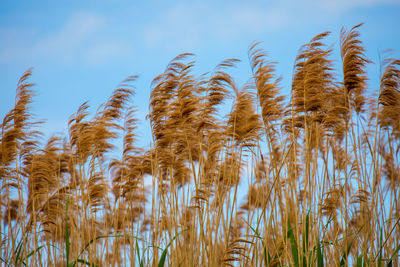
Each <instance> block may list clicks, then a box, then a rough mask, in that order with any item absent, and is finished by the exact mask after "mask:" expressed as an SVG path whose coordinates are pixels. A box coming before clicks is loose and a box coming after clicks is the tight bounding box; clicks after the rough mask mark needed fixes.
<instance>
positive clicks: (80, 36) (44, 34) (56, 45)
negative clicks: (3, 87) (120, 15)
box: [0, 12, 105, 64]
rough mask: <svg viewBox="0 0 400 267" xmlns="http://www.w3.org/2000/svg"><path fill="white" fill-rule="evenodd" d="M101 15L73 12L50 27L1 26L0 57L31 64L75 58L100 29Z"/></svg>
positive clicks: (65, 60) (5, 59) (68, 60)
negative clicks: (39, 61)
mask: <svg viewBox="0 0 400 267" xmlns="http://www.w3.org/2000/svg"><path fill="white" fill-rule="evenodd" d="M104 22H105V20H104V18H103V17H101V16H99V15H96V14H92V13H88V12H76V13H74V14H72V16H71V17H70V18H69V19H68V20H67V21H65V23H64V24H63V25H61V27H60V28H59V29H56V30H54V31H52V32H51V31H50V32H49V31H46V30H43V29H42V31H41V32H39V31H37V30H34V28H33V27H32V28H29V27H26V28H13V29H3V30H2V32H3V34H2V37H1V42H0V43H1V44H0V51H1V52H0V61H3V62H10V61H22V62H29V64H32V62H33V61H35V60H43V59H44V60H51V61H57V62H61V63H65V62H70V61H74V60H76V59H78V58H79V57H80V54H81V53H82V51H83V50H84V49H85V47H86V46H88V45H90V42H91V39H92V38H93V37H94V36H95V35H96V34H97V33H98V32H99V31H100V30H101V27H102V26H103V25H104Z"/></svg>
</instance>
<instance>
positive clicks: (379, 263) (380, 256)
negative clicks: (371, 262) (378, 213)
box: [378, 227, 382, 267]
mask: <svg viewBox="0 0 400 267" xmlns="http://www.w3.org/2000/svg"><path fill="white" fill-rule="evenodd" d="M381 266H382V227H381V231H380V234H379V253H378V267H381Z"/></svg>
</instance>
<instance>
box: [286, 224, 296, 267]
mask: <svg viewBox="0 0 400 267" xmlns="http://www.w3.org/2000/svg"><path fill="white" fill-rule="evenodd" d="M288 229H289V230H288V232H287V237H288V238H289V240H290V247H291V249H292V257H293V262H294V266H296V267H299V249H298V247H297V243H296V238H295V236H294V233H293V227H291V226H290V221H289V220H288Z"/></svg>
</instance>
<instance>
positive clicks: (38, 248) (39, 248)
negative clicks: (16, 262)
mask: <svg viewBox="0 0 400 267" xmlns="http://www.w3.org/2000/svg"><path fill="white" fill-rule="evenodd" d="M43 247H44V245H41V246H39V247H37V248H36V249H35V250H32V251H31V252H29V254H28V255H26V257H25V258H24V259H23V260H22V261H21V262H22V263H23V264H24V265H26V263H25V261H26V260H27V259H29V258H30V257H32V255H33V254H35V253H36V252H38V251H39V250H41V249H42V248H43Z"/></svg>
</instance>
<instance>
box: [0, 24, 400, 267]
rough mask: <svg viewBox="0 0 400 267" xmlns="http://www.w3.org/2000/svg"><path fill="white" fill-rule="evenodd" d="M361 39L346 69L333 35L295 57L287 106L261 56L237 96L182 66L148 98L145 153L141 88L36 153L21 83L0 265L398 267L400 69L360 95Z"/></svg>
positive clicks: (259, 52)
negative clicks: (335, 54) (139, 134)
mask: <svg viewBox="0 0 400 267" xmlns="http://www.w3.org/2000/svg"><path fill="white" fill-rule="evenodd" d="M360 26H361V24H360V25H357V26H355V27H353V28H351V29H349V30H345V29H343V30H342V32H341V38H340V52H341V59H342V61H341V62H340V63H339V64H338V65H340V66H334V63H333V60H332V49H331V48H329V47H328V46H327V45H326V43H325V39H326V37H327V36H328V35H329V32H324V33H321V34H319V35H317V36H315V37H314V38H313V39H311V40H310V41H309V42H308V43H306V44H305V45H303V46H302V47H301V49H300V50H299V53H298V56H297V58H296V60H295V63H294V72H293V79H292V86H291V90H288V91H290V95H289V96H284V95H283V94H282V93H281V91H282V88H281V86H280V78H279V77H278V76H277V74H276V71H275V64H276V63H275V62H274V61H273V60H272V59H270V58H269V57H268V56H267V54H266V53H265V51H264V50H263V49H262V48H261V45H260V44H259V43H254V44H252V45H251V46H250V48H249V62H250V67H251V70H252V77H250V79H249V81H248V83H246V85H245V86H243V87H238V86H237V85H236V83H235V82H234V79H233V77H231V76H230V75H229V70H230V69H231V68H232V67H234V66H235V64H237V62H238V60H236V59H228V60H225V61H222V62H221V63H220V64H219V65H218V66H216V67H215V68H214V69H213V70H212V71H211V72H209V73H208V74H207V75H201V76H196V75H194V74H193V66H194V64H195V63H194V61H193V55H192V54H181V55H179V56H177V57H176V58H174V59H173V60H172V61H171V62H170V63H169V64H168V65H167V67H166V69H165V71H164V72H163V73H161V74H160V75H158V76H157V77H156V78H154V80H153V82H152V85H151V96H150V104H149V115H148V118H149V120H150V123H151V131H152V132H151V134H152V140H153V142H152V146H151V147H150V148H149V149H144V148H141V147H138V146H137V142H136V128H137V118H136V117H135V107H134V106H133V102H132V101H133V99H134V90H135V88H134V84H135V79H136V76H132V77H128V78H127V79H126V80H125V81H123V82H122V83H121V85H120V86H119V87H118V88H117V89H116V90H114V92H113V93H112V94H111V96H110V98H109V99H108V100H107V101H106V102H105V103H104V104H103V105H101V106H100V107H99V109H98V111H97V112H96V113H95V114H93V115H92V114H90V113H89V110H88V108H89V106H88V104H87V103H86V102H85V103H84V104H82V105H81V106H80V107H79V109H78V110H77V111H76V113H74V114H73V115H72V116H71V117H70V120H69V123H68V133H67V134H66V136H60V137H58V136H54V137H51V138H50V139H49V140H48V141H47V142H46V143H45V144H43V143H41V142H40V141H39V140H40V136H41V132H40V131H39V129H40V127H39V126H40V122H38V121H35V120H34V118H33V116H32V115H31V111H30V106H31V103H32V101H33V100H32V97H33V95H34V91H33V89H32V86H33V83H32V82H31V81H30V80H31V75H32V72H31V70H28V71H27V72H26V73H24V74H23V76H22V77H21V79H20V81H19V83H18V87H17V90H16V101H15V107H14V108H13V109H12V110H11V111H10V112H9V113H8V114H7V115H6V116H5V117H4V119H3V121H2V123H1V136H0V140H1V149H0V164H1V165H0V183H1V203H0V204H1V223H0V230H1V252H0V254H1V258H0V260H1V262H2V265H3V264H4V265H6V266H80V265H82V266H83V265H88V266H164V264H165V265H168V266H347V265H356V266H383V265H385V266H398V265H399V264H400V263H399V249H400V225H399V222H400V199H399V198H400V166H399V162H400V155H399V150H400V60H396V59H386V60H385V61H384V63H383V64H382V74H381V80H380V85H376V87H377V88H379V90H377V91H374V92H371V90H369V91H367V80H368V76H367V73H366V67H367V64H369V63H370V60H368V58H367V56H366V55H365V50H364V47H363V44H362V41H361V39H360V33H359V30H360V28H359V27H360ZM337 69H340V71H336V70H337ZM228 100H229V101H232V103H233V104H232V107H230V111H229V112H227V115H226V116H222V115H221V114H222V112H223V110H224V109H226V105H227V102H229V101H228ZM118 138H122V142H121V143H122V145H123V147H122V148H120V150H121V152H122V153H121V155H119V156H117V155H116V153H115V144H116V143H117V142H116V140H118Z"/></svg>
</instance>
